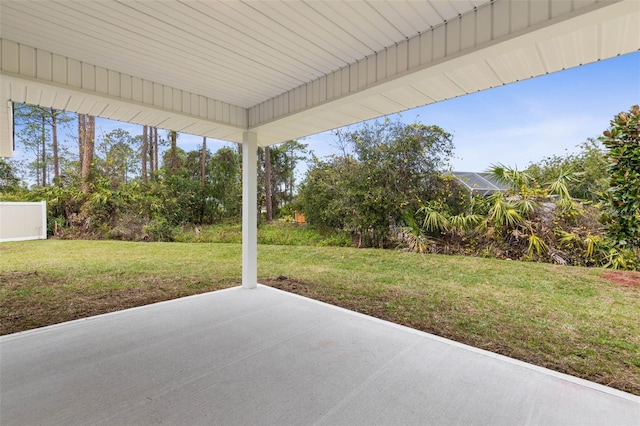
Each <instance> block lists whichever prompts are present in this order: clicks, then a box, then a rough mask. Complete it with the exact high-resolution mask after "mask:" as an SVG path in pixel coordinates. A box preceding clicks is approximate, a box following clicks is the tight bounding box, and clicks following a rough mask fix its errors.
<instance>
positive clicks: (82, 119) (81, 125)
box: [78, 114, 87, 174]
mask: <svg viewBox="0 0 640 426" xmlns="http://www.w3.org/2000/svg"><path fill="white" fill-rule="evenodd" d="M86 125H87V122H86V116H85V115H84V114H78V162H79V163H80V164H79V169H80V171H81V172H80V174H82V160H83V159H84V138H85V134H86V133H87V127H86Z"/></svg>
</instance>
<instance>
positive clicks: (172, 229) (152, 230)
mask: <svg viewBox="0 0 640 426" xmlns="http://www.w3.org/2000/svg"><path fill="white" fill-rule="evenodd" d="M143 230H144V232H145V233H146V234H147V235H148V236H149V240H150V241H168V242H170V241H174V240H175V236H176V234H177V233H178V232H179V228H178V227H177V226H175V225H172V224H171V223H169V221H168V220H167V219H165V218H164V217H157V218H156V219H153V220H152V221H151V222H149V224H148V225H146V226H144V228H143Z"/></svg>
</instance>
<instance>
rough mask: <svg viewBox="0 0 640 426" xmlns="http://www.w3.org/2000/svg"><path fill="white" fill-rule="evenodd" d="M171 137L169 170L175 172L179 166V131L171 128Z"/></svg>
mask: <svg viewBox="0 0 640 426" xmlns="http://www.w3.org/2000/svg"><path fill="white" fill-rule="evenodd" d="M169 139H171V154H170V155H169V158H170V159H171V164H170V165H169V170H171V172H172V173H173V172H175V171H176V169H177V168H178V132H176V131H175V130H170V131H169Z"/></svg>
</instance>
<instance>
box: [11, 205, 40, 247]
mask: <svg viewBox="0 0 640 426" xmlns="http://www.w3.org/2000/svg"><path fill="white" fill-rule="evenodd" d="M46 239H47V202H46V201H41V202H39V203H9V202H0V242H4V241H24V240H46Z"/></svg>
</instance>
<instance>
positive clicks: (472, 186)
mask: <svg viewBox="0 0 640 426" xmlns="http://www.w3.org/2000/svg"><path fill="white" fill-rule="evenodd" d="M451 175H452V176H453V177H454V178H456V180H457V181H458V182H460V183H461V184H462V185H463V186H464V187H465V188H467V189H468V190H469V191H471V195H481V196H483V197H486V196H488V195H491V194H493V193H494V192H497V191H505V192H506V191H508V190H509V189H511V187H510V186H509V185H508V184H504V183H502V182H498V181H497V180H495V179H494V178H493V177H492V176H491V175H490V174H489V173H475V172H451Z"/></svg>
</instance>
